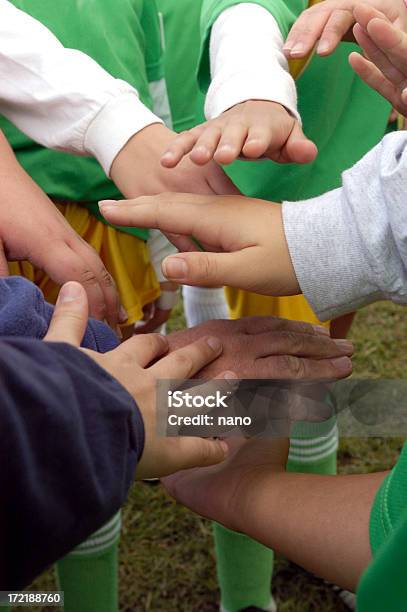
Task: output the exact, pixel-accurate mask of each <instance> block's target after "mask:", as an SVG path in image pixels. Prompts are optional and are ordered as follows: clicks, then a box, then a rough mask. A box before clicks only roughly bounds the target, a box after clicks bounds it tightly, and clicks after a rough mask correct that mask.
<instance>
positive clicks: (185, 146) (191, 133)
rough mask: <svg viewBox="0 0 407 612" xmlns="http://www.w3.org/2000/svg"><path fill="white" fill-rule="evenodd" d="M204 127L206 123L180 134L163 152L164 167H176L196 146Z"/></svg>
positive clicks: (162, 162)
mask: <svg viewBox="0 0 407 612" xmlns="http://www.w3.org/2000/svg"><path fill="white" fill-rule="evenodd" d="M204 129H205V124H203V125H199V126H197V127H196V128H193V129H192V130H188V131H187V132H183V133H182V134H179V135H178V136H177V137H176V138H175V139H174V141H173V142H172V143H171V144H170V146H169V147H168V149H167V150H166V151H165V152H164V153H163V155H162V157H161V165H162V166H164V168H175V166H177V165H178V164H179V163H180V161H181V160H182V159H183V158H184V157H185V155H188V153H190V152H191V150H192V149H193V148H194V145H195V143H196V142H197V140H198V139H199V137H200V135H201V134H202V132H203V130H204Z"/></svg>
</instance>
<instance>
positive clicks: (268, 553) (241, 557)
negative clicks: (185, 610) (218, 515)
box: [213, 523, 274, 612]
mask: <svg viewBox="0 0 407 612" xmlns="http://www.w3.org/2000/svg"><path fill="white" fill-rule="evenodd" d="M213 531H214V536H215V547H216V559H217V571H218V579H219V586H220V590H221V598H222V599H221V602H222V606H223V608H224V609H225V610H227V612H237V611H238V610H241V609H242V608H246V607H248V606H257V607H259V608H267V606H268V605H269V604H270V600H271V586H270V585H271V576H272V573H273V558H274V553H273V551H272V550H270V549H269V548H266V547H265V546H263V545H262V544H259V543H258V542H255V541H254V540H252V539H251V538H248V537H247V536H245V535H243V534H241V533H236V532H234V531H230V529H226V527H222V525H219V524H218V523H214V524H213Z"/></svg>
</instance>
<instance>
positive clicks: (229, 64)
mask: <svg viewBox="0 0 407 612" xmlns="http://www.w3.org/2000/svg"><path fill="white" fill-rule="evenodd" d="M283 44H284V41H283V37H282V34H281V32H280V29H279V27H278V24H277V22H276V20H275V19H274V17H273V15H271V13H269V11H267V10H266V9H265V8H263V7H262V6H259V5H258V4H250V3H247V2H246V3H241V4H238V5H236V6H233V7H230V8H228V9H226V10H225V11H223V13H221V15H220V16H219V17H218V18H217V20H216V21H215V23H214V25H213V27H212V30H211V37H210V64H211V78H212V82H211V85H210V87H209V90H208V94H207V97H206V103H205V115H206V117H207V119H213V118H214V117H218V116H219V115H220V114H221V113H223V112H224V111H225V110H227V109H228V108H231V107H232V106H235V105H236V104H239V103H240V102H245V101H246V100H269V101H272V102H278V103H279V104H282V105H283V106H285V108H286V109H287V110H288V111H289V112H290V113H291V114H292V115H294V117H296V118H297V119H298V120H299V121H300V116H299V114H298V111H297V91H296V86H295V82H294V79H293V78H292V76H291V75H290V73H289V71H288V63H287V60H286V58H285V56H284V53H283Z"/></svg>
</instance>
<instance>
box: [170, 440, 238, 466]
mask: <svg viewBox="0 0 407 612" xmlns="http://www.w3.org/2000/svg"><path fill="white" fill-rule="evenodd" d="M228 451H229V449H228V445H227V444H226V442H224V441H223V440H205V439H204V438H178V439H177V455H178V458H179V465H178V466H177V467H176V468H175V469H176V470H177V471H178V470H187V469H189V468H194V467H207V466H209V465H215V464H216V463H220V462H221V461H224V460H225V459H226V457H227V455H228ZM174 471H175V470H174Z"/></svg>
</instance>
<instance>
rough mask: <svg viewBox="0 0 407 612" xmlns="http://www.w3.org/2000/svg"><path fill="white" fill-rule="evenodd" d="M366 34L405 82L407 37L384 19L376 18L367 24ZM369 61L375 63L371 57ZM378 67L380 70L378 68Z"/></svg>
mask: <svg viewBox="0 0 407 612" xmlns="http://www.w3.org/2000/svg"><path fill="white" fill-rule="evenodd" d="M367 34H368V35H369V37H370V39H371V40H372V42H373V43H374V44H375V45H376V46H377V47H378V48H379V49H380V50H381V51H382V52H383V53H384V54H385V56H386V57H387V59H388V61H389V62H390V63H391V65H392V66H393V67H394V68H395V69H397V70H398V71H399V72H400V73H401V75H402V77H403V79H404V80H405V79H406V73H407V60H406V54H407V35H406V34H405V33H404V32H403V31H402V30H400V29H399V28H395V27H394V26H392V25H391V24H390V23H388V22H387V21H385V20H384V19H377V18H375V19H372V20H371V21H370V22H369V24H368V26H367ZM369 57H370V55H369ZM370 59H371V60H372V61H374V62H375V60H374V58H373V57H370ZM375 63H376V62H375ZM378 67H379V68H380V66H378Z"/></svg>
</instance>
